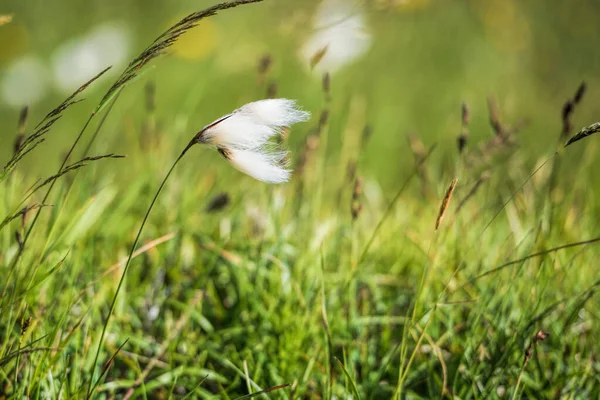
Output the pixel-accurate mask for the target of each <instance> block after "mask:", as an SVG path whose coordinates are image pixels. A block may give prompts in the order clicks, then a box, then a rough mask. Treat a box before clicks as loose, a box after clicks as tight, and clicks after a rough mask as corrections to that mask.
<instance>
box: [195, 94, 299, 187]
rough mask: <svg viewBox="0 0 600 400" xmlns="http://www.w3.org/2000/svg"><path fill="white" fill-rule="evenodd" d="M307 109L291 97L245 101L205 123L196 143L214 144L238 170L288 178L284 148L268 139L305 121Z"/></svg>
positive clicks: (272, 179) (275, 180) (276, 178)
mask: <svg viewBox="0 0 600 400" xmlns="http://www.w3.org/2000/svg"><path fill="white" fill-rule="evenodd" d="M309 117H310V113H308V112H306V111H302V110H300V109H299V108H298V107H297V105H296V102H295V101H294V100H288V99H268V100H260V101H256V102H253V103H248V104H246V105H244V106H242V107H240V108H238V109H237V110H235V111H234V112H232V113H231V114H228V115H225V116H223V117H221V118H219V119H217V120H216V121H214V122H212V123H211V124H209V125H207V126H206V127H204V128H203V129H202V130H201V131H200V132H198V134H197V135H196V141H197V142H198V143H202V144H207V145H211V146H215V147H216V148H217V150H218V151H219V153H221V155H222V156H223V157H225V159H227V160H228V161H229V162H230V163H231V164H232V165H233V166H234V167H235V168H237V169H238V170H239V171H241V172H243V173H245V174H247V175H250V176H251V177H253V178H255V179H258V180H259V181H263V182H267V183H283V182H287V181H288V180H289V179H290V174H291V170H289V169H287V168H286V164H287V162H286V160H287V153H288V152H287V151H283V150H280V149H278V148H277V145H276V144H274V143H272V141H270V139H271V138H273V137H274V136H276V135H279V134H281V132H282V130H283V128H286V127H290V126H292V125H293V124H295V123H297V122H302V121H307V120H308V118H309Z"/></svg>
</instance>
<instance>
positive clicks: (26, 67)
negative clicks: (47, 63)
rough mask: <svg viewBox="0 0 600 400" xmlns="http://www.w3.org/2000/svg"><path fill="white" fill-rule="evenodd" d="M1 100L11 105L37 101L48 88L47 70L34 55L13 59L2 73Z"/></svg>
mask: <svg viewBox="0 0 600 400" xmlns="http://www.w3.org/2000/svg"><path fill="white" fill-rule="evenodd" d="M0 86H1V92H2V100H3V101H4V102H5V103H6V104H8V105H10V106H13V107H21V106H25V105H31V104H33V103H35V102H37V101H39V100H40V99H41V98H42V97H43V96H44V94H45V93H46V92H47V89H48V71H47V70H46V68H45V67H44V64H43V63H42V62H41V61H40V60H39V59H38V58H35V57H34V56H31V55H30V56H24V57H21V58H19V59H17V60H15V61H14V62H13V63H12V64H10V65H9V66H8V68H7V69H6V70H5V71H4V72H3V74H2V82H1V84H0Z"/></svg>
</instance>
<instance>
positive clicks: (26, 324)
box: [21, 317, 31, 336]
mask: <svg viewBox="0 0 600 400" xmlns="http://www.w3.org/2000/svg"><path fill="white" fill-rule="evenodd" d="M29 326H31V317H27V319H26V320H25V321H23V326H21V336H23V335H25V333H27V330H28V329H29Z"/></svg>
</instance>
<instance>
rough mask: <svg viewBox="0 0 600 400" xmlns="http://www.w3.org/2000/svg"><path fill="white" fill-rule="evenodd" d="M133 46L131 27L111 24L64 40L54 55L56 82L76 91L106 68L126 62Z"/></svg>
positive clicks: (62, 88)
mask: <svg viewBox="0 0 600 400" xmlns="http://www.w3.org/2000/svg"><path fill="white" fill-rule="evenodd" d="M129 45H130V33H129V30H128V29H127V28H126V27H124V26H121V25H115V24H110V23H109V24H103V25H99V26H97V27H95V28H94V29H93V30H92V31H90V32H89V33H88V34H87V35H85V36H83V37H81V38H77V39H73V40H70V41H68V42H66V43H64V44H63V45H61V46H60V47H59V48H58V49H57V50H56V51H55V52H54V54H53V55H52V69H53V72H54V79H55V81H56V85H57V86H58V88H59V89H61V90H63V91H72V90H74V89H76V88H77V87H79V86H80V85H81V84H82V83H84V82H85V81H87V80H88V79H90V77H92V76H94V75H95V74H97V73H98V72H99V71H101V70H103V69H104V68H106V67H108V66H110V65H112V66H113V67H117V66H119V64H122V63H124V62H125V61H126V58H127V53H128V51H129ZM113 71H116V69H115V68H113Z"/></svg>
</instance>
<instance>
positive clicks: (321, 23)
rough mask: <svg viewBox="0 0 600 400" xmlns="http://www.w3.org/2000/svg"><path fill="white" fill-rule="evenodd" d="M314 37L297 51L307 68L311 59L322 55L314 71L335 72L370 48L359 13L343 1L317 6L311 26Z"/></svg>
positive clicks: (369, 37) (362, 19)
mask: <svg viewBox="0 0 600 400" xmlns="http://www.w3.org/2000/svg"><path fill="white" fill-rule="evenodd" d="M313 29H314V34H313V35H312V36H311V37H310V38H309V39H308V41H307V42H306V43H305V44H304V46H303V47H302V49H301V56H302V58H303V59H304V61H305V62H306V65H309V64H311V63H312V61H313V57H315V56H316V55H317V54H319V53H322V58H320V60H319V61H318V63H317V64H316V66H315V68H316V69H318V70H321V71H328V72H335V71H337V70H338V69H340V68H341V67H343V66H345V65H346V64H349V63H351V62H352V61H354V60H356V59H357V58H359V57H361V56H362V55H364V54H365V53H366V52H367V50H368V49H369V47H370V46H371V34H370V33H369V32H368V30H367V26H366V24H365V21H364V18H363V16H362V14H360V10H359V9H358V8H357V6H355V5H353V4H352V2H349V1H345V0H325V1H323V3H321V5H320V6H319V9H318V10H317V15H316V16H315V20H314V24H313Z"/></svg>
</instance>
